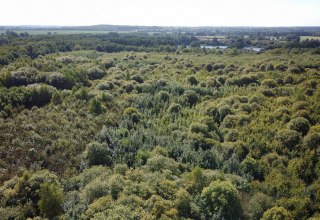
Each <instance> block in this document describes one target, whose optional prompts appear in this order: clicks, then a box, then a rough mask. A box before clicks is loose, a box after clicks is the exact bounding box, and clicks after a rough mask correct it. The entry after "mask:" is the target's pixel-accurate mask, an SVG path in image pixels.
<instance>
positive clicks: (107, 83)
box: [97, 81, 115, 90]
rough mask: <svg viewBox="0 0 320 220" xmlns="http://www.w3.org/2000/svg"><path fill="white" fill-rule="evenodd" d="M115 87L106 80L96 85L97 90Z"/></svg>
mask: <svg viewBox="0 0 320 220" xmlns="http://www.w3.org/2000/svg"><path fill="white" fill-rule="evenodd" d="M114 87H115V85H114V84H113V82H110V81H107V82H101V83H99V84H98V85H97V89H99V90H111V89H113V88H114Z"/></svg>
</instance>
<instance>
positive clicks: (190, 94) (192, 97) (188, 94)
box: [184, 90, 199, 106]
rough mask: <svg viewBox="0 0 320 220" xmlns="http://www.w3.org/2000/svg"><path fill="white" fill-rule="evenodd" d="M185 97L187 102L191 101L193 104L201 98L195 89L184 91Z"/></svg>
mask: <svg viewBox="0 0 320 220" xmlns="http://www.w3.org/2000/svg"><path fill="white" fill-rule="evenodd" d="M184 98H185V100H186V102H187V103H189V104H190V105H191V106H192V105H195V104H196V103H197V102H198V100H199V97H198V95H197V93H196V92H195V91H193V90H186V91H185V92H184Z"/></svg>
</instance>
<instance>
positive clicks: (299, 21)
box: [0, 0, 320, 26]
mask: <svg viewBox="0 0 320 220" xmlns="http://www.w3.org/2000/svg"><path fill="white" fill-rule="evenodd" d="M1 1H2V2H1V4H0V5H1V11H0V25H93V24H119V25H121V24H122V25H124V24H128V25H163V26H320V0H114V1H110V0H8V1H6V0H1Z"/></svg>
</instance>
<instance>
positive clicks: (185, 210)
mask: <svg viewBox="0 0 320 220" xmlns="http://www.w3.org/2000/svg"><path fill="white" fill-rule="evenodd" d="M175 197H176V199H175V202H174V203H175V205H176V207H177V209H178V211H179V215H180V216H184V217H188V216H189V215H190V210H191V207H190V205H191V202H192V197H191V195H190V194H189V193H188V192H187V191H186V190H185V189H183V188H181V189H179V190H178V191H177V192H176V195H175Z"/></svg>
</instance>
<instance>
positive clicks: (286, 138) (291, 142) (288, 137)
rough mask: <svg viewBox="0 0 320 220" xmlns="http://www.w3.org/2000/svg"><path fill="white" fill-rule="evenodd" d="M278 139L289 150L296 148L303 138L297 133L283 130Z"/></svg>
mask: <svg viewBox="0 0 320 220" xmlns="http://www.w3.org/2000/svg"><path fill="white" fill-rule="evenodd" d="M276 139H277V140H278V141H279V142H280V143H281V144H282V145H283V146H284V147H287V148H289V149H292V148H294V147H295V146H296V145H298V144H299V143H300V139H301V136H300V134H299V133H298V132H297V131H294V130H289V129H283V130H280V131H279V132H278V133H277V136H276Z"/></svg>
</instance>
